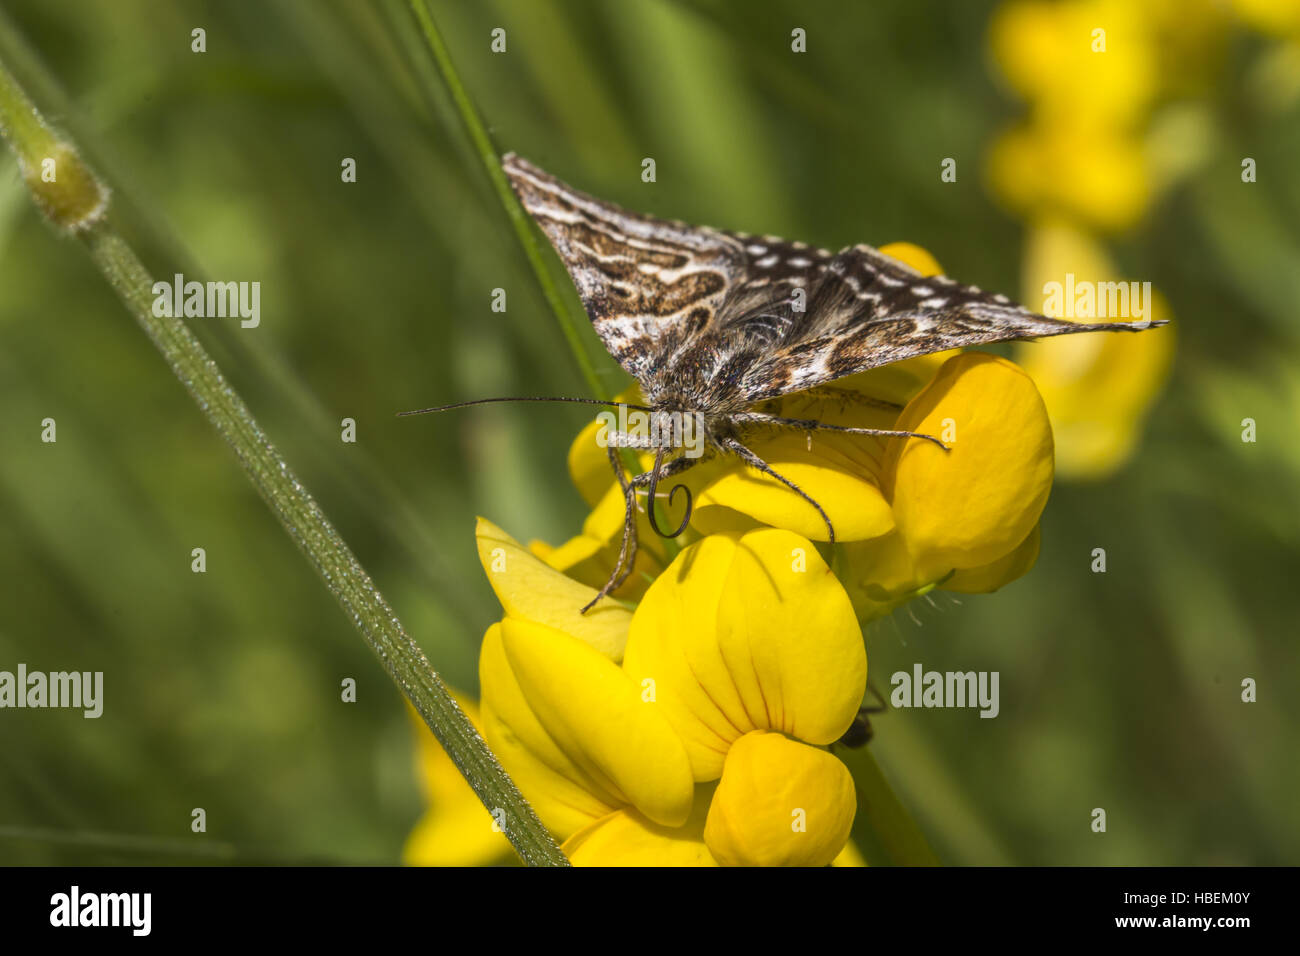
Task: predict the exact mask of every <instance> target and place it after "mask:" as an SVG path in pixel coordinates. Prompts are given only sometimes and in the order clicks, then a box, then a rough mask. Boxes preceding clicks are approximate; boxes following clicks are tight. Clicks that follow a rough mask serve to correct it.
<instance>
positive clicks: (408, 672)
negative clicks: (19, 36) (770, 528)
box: [0, 62, 568, 866]
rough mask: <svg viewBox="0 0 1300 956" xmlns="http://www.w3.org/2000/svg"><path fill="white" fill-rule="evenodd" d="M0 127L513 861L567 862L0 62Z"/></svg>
mask: <svg viewBox="0 0 1300 956" xmlns="http://www.w3.org/2000/svg"><path fill="white" fill-rule="evenodd" d="M0 134H3V136H4V138H5V139H6V140H8V141H9V143H10V144H11V146H12V147H13V149H14V152H15V153H16V155H17V157H18V161H19V167H20V169H21V171H22V173H23V177H24V179H25V180H26V182H27V184H28V186H29V188H30V189H31V190H32V194H33V198H34V200H35V201H36V203H37V205H38V206H40V208H41V209H42V210H43V211H44V213H45V214H46V216H47V218H49V220H50V221H51V222H52V223H53V224H54V225H55V226H57V227H58V228H60V229H61V230H63V231H64V232H66V233H70V234H72V235H74V236H76V237H77V238H78V239H79V240H80V241H81V242H82V243H83V244H84V245H85V246H86V248H87V250H88V251H89V253H90V257H91V259H92V260H93V261H94V262H95V264H96V265H97V266H98V267H99V269H100V271H101V272H102V273H103V275H104V277H105V279H106V280H107V281H108V283H109V285H111V286H112V287H113V290H114V291H115V292H117V294H118V296H119V297H120V298H121V299H122V301H123V302H124V303H125V304H126V306H127V308H128V310H129V311H130V312H131V314H132V315H133V316H134V317H135V319H136V321H137V322H139V324H140V326H141V327H142V328H143V329H144V331H145V333H146V334H147V335H148V336H149V338H150V340H151V341H152V342H153V343H154V345H155V346H156V347H157V348H158V350H159V351H160V352H161V353H162V354H163V357H164V358H165V359H166V360H167V363H168V365H170V366H171V369H172V371H173V372H175V374H176V376H177V377H178V378H179V379H180V380H181V382H182V383H183V384H184V386H185V387H186V389H188V390H189V392H190V395H191V396H192V397H193V398H194V400H195V402H196V403H197V404H198V406H199V408H200V410H201V411H202V412H203V414H204V416H205V417H206V418H207V419H208V421H209V422H211V424H212V425H213V427H214V428H216V430H217V432H218V433H219V434H220V435H221V437H222V438H224V439H225V440H226V441H227V442H228V443H229V444H230V446H231V448H232V449H234V452H235V454H236V456H237V457H238V458H239V461H240V463H241V464H242V465H243V466H244V470H245V471H246V472H247V474H248V477H249V479H250V480H251V481H252V483H253V486H254V487H255V488H256V489H257V491H258V493H259V494H260V495H261V496H262V498H263V499H264V500H265V501H266V503H267V504H268V505H269V506H270V508H271V510H272V512H274V514H275V516H276V517H277V518H278V519H279V520H280V523H281V524H282V525H284V527H285V530H286V531H288V533H289V535H290V537H291V538H293V540H294V542H295V543H296V544H297V545H298V547H299V548H301V549H302V551H303V553H304V554H305V555H306V556H307V558H308V560H309V561H310V562H311V564H312V565H313V566H314V567H315V568H316V570H317V572H318V573H319V574H320V576H321V578H322V579H323V580H324V582H325V585H326V587H328V588H329V590H330V591H331V592H332V593H333V594H334V596H335V598H336V599H337V600H338V602H339V604H340V605H342V607H343V609H344V611H345V612H346V613H347V615H348V617H349V618H350V619H351V621H352V623H353V625H354V626H355V627H356V628H357V630H358V631H360V632H361V636H362V637H363V638H364V639H365V641H366V643H367V644H368V645H369V646H370V648H371V650H373V651H374V652H375V654H376V655H377V656H378V657H379V660H380V662H381V663H382V664H383V666H384V668H385V670H387V671H388V673H389V675H390V676H391V677H392V679H393V680H394V682H395V683H396V684H397V685H398V687H399V688H400V689H401V691H402V693H403V694H405V695H406V697H407V699H408V700H410V702H411V704H412V705H413V706H414V707H415V709H416V710H417V711H418V712H419V714H420V716H421V717H423V718H424V721H425V723H427V724H428V725H429V729H430V730H432V731H433V733H434V736H436V737H437V738H438V741H439V742H440V743H441V744H442V746H443V748H444V749H445V750H446V751H447V753H448V754H449V755H450V757H451V759H452V761H453V762H454V763H455V764H456V767H457V768H458V769H459V770H460V772H461V773H462V774H463V775H464V777H465V779H466V780H467V781H468V782H469V784H470V786H471V787H473V789H474V792H475V793H476V794H478V797H479V799H480V800H482V801H483V804H484V806H486V807H488V808H489V809H490V810H493V811H495V810H498V809H499V810H501V811H503V812H504V818H505V824H504V829H505V835H506V837H507V838H508V839H509V840H510V842H511V844H512V845H513V846H514V848H515V850H516V851H517V852H518V854H519V856H520V858H521V859H522V860H523V861H524V862H525V863H528V864H532V865H553V866H565V865H567V863H568V861H567V860H566V859H565V857H564V854H563V853H561V852H560V849H559V847H558V846H557V845H556V843H555V841H554V839H552V837H551V835H550V833H549V832H547V830H546V828H545V827H544V826H543V825H542V823H541V821H540V820H539V819H538V818H537V815H536V814H535V813H534V812H533V810H532V808H531V807H530V806H529V805H528V802H527V801H526V800H525V799H524V798H523V795H522V794H520V792H519V790H518V788H516V787H515V785H514V783H513V781H511V779H510V777H509V776H508V775H507V774H506V772H505V770H504V769H502V767H501V765H500V764H499V763H498V762H497V760H496V757H495V756H493V754H492V752H491V751H490V750H489V749H488V747H487V745H486V744H485V743H484V742H483V738H482V737H480V736H479V734H478V732H477V731H476V730H475V729H474V727H473V725H472V724H471V723H470V722H469V719H468V718H467V717H466V716H465V714H464V713H463V712H462V711H461V709H460V708H459V707H458V706H457V705H456V702H455V701H454V700H453V699H452V697H451V695H450V694H448V693H447V689H446V687H445V686H444V685H443V683H442V681H441V679H440V678H439V677H438V675H437V674H436V673H435V672H434V670H433V668H432V667H431V666H430V664H429V661H428V659H427V658H426V657H425V656H424V653H423V651H421V650H420V647H419V645H417V644H416V643H415V641H414V640H412V639H411V637H410V636H409V635H408V634H407V633H406V631H405V630H404V629H403V627H402V624H401V622H400V621H399V620H398V618H397V615H396V613H395V612H394V611H393V609H392V608H391V607H390V606H389V604H388V602H387V601H385V600H384V598H383V596H382V595H381V594H380V593H379V590H378V588H376V587H375V584H374V582H373V581H372V580H371V578H370V576H369V575H368V574H367V573H366V571H365V569H364V568H363V567H362V566H361V564H360V562H358V561H357V558H356V556H355V555H354V554H353V553H352V551H351V549H350V548H349V547H348V546H347V543H346V542H344V540H343V539H342V538H341V537H340V536H339V533H338V532H337V531H336V530H335V529H334V527H333V525H332V524H330V522H329V519H328V518H326V517H325V513H324V512H323V511H322V510H321V508H320V506H319V505H318V504H317V503H316V501H315V500H314V499H313V498H312V496H311V495H310V494H309V493H308V492H307V490H306V489H305V488H304V487H303V485H302V483H301V482H300V481H299V480H298V478H297V477H296V476H295V475H294V473H293V471H292V470H291V469H290V468H289V465H288V463H287V462H286V461H285V460H284V458H283V457H282V456H281V455H280V453H279V451H278V450H277V449H276V447H275V445H274V444H272V442H271V440H270V439H269V438H268V437H267V435H266V433H265V432H264V431H262V428H261V426H259V425H258V423H257V421H256V419H254V418H253V415H252V413H251V412H250V411H249V409H248V406H247V405H245V404H244V401H243V399H242V398H240V396H239V395H238V394H237V393H236V392H235V390H234V389H233V388H232V387H231V386H230V383H229V382H227V381H226V378H225V376H223V375H222V373H221V371H220V369H218V368H217V366H216V364H215V363H214V362H213V361H212V359H211V358H209V357H208V355H207V353H206V352H205V351H204V349H203V347H202V346H201V345H200V344H199V342H198V340H197V339H196V338H195V337H194V335H193V333H192V332H190V330H189V328H188V327H187V326H186V325H185V323H184V322H183V321H182V320H181V319H180V318H178V317H174V316H157V315H155V314H154V310H153V302H154V296H153V279H152V277H151V276H150V275H149V273H148V271H147V270H146V269H145V267H144V265H143V264H142V263H141V262H140V260H139V258H138V257H137V256H136V254H135V252H134V251H133V250H132V249H131V247H130V246H129V245H128V244H127V243H126V242H125V241H124V240H123V239H122V238H121V236H120V235H118V234H117V232H116V231H115V230H114V228H113V226H112V224H111V222H110V221H109V220H108V219H107V217H106V215H105V212H106V210H107V205H108V192H107V190H106V189H105V188H104V187H103V185H102V184H101V183H100V182H99V180H98V179H97V177H95V175H94V174H93V172H92V171H91V170H90V169H89V168H88V167H87V166H86V165H85V163H84V162H82V160H81V158H80V157H79V155H78V153H77V150H76V148H75V146H74V144H72V143H71V142H69V141H67V140H66V139H63V138H61V137H59V136H58V135H56V134H55V133H54V132H53V131H52V130H50V128H49V127H48V126H47V125H46V124H45V122H44V121H43V119H42V118H41V116H40V113H39V112H38V111H37V110H36V108H35V106H34V105H33V104H32V102H31V101H30V100H29V99H28V97H27V95H26V94H25V93H24V92H23V90H22V88H21V87H20V86H19V84H18V82H17V81H16V80H15V79H14V77H13V76H12V75H11V74H10V73H9V71H8V69H7V67H6V66H5V65H4V63H3V62H0ZM51 177H52V178H51ZM486 825H487V821H486V820H485V821H484V826H486Z"/></svg>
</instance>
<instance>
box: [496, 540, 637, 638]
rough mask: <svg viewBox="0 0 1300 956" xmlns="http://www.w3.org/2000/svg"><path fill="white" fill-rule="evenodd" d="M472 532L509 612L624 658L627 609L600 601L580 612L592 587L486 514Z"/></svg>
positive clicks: (629, 619)
mask: <svg viewBox="0 0 1300 956" xmlns="http://www.w3.org/2000/svg"><path fill="white" fill-rule="evenodd" d="M475 536H476V537H477V539H478V556H479V561H480V562H482V564H483V570H484V571H485V572H487V577H488V583H489V584H491V585H492V590H493V591H495V592H496V595H497V600H498V601H500V602H501V607H502V608H503V609H504V610H505V612H506V615H507V616H508V617H514V618H520V619H522V620H526V621H536V622H537V623H539V624H545V625H546V626H548V627H553V628H555V629H556V630H560V631H564V632H565V633H566V634H571V635H573V636H574V637H576V638H578V639H579V640H582V641H585V642H586V643H587V644H590V645H591V646H592V647H594V648H596V650H598V651H600V652H601V653H602V654H604V655H605V656H606V657H608V658H610V659H611V660H614V661H618V660H621V659H622V657H623V645H624V644H625V643H626V642H627V628H628V624H629V623H630V622H631V620H632V614H631V612H630V611H629V610H628V609H627V608H625V607H623V606H621V605H619V604H617V603H615V602H613V601H601V602H600V603H599V604H597V605H596V606H595V607H593V608H592V609H591V610H590V611H588V612H587V613H586V614H582V613H580V612H581V609H582V608H583V607H584V606H585V605H586V604H588V603H589V602H590V601H591V599H592V598H593V597H595V596H596V593H597V591H596V589H595V588H590V587H587V586H586V585H583V584H579V583H578V582H577V581H574V580H573V579H571V578H568V577H566V576H565V575H563V574H561V573H560V572H558V571H556V570H555V569H554V568H551V567H549V566H548V565H547V564H546V563H545V562H544V561H542V560H541V559H540V558H538V557H537V556H536V555H534V554H533V553H532V552H530V551H529V550H528V549H527V548H525V547H523V546H522V545H521V544H520V543H519V542H518V541H516V540H515V539H514V538H512V537H510V535H508V534H506V533H505V532H504V531H502V530H501V529H500V528H498V527H497V526H496V525H494V524H493V523H492V522H490V521H488V520H487V519H486V518H479V519H478V527H477V529H476V531H475Z"/></svg>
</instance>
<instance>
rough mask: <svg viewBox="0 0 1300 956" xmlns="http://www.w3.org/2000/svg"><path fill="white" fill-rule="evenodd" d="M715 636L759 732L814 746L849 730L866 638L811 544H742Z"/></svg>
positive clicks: (778, 534)
mask: <svg viewBox="0 0 1300 956" xmlns="http://www.w3.org/2000/svg"><path fill="white" fill-rule="evenodd" d="M717 628H718V646H719V648H720V649H721V651H722V656H723V660H724V661H725V662H726V664H727V669H728V673H729V675H730V677H731V679H732V681H733V683H734V684H735V686H736V688H737V689H738V690H739V692H740V697H741V700H742V702H743V703H744V705H745V708H746V710H747V711H748V713H749V716H750V719H751V722H752V723H753V724H754V726H755V727H761V728H766V729H769V730H779V731H781V732H783V733H786V734H789V735H790V736H792V737H797V738H799V739H800V740H804V741H807V742H808V743H812V744H829V743H831V742H832V741H835V740H838V739H839V738H840V737H841V736H842V735H843V734H844V732H845V731H846V730H848V729H849V725H850V724H852V723H853V719H854V717H856V716H857V712H858V707H859V705H860V704H861V703H862V695H863V694H864V693H865V692H866V687H867V654H866V650H865V649H864V647H863V642H862V631H861V629H860V628H859V627H858V622H857V618H856V617H855V615H854V613H853V606H852V604H851V603H850V602H849V598H848V595H847V594H845V593H844V588H843V586H842V585H841V584H840V582H839V581H838V580H837V579H836V577H835V576H834V575H833V574H831V570H830V568H828V567H827V566H826V563H825V562H824V561H823V560H822V558H821V555H820V554H819V553H818V552H817V550H816V549H815V548H813V547H812V546H811V545H810V544H809V542H808V541H806V540H803V539H801V538H800V537H799V536H798V535H795V534H792V533H790V532H789V531H781V530H777V529H764V530H762V531H752V532H750V533H749V534H746V535H745V536H744V537H742V538H741V539H740V541H739V543H738V545H737V547H736V552H735V555H734V557H733V558H732V562H731V568H730V569H729V570H728V573H727V579H726V582H725V584H724V586H723V589H722V594H721V596H720V598H719V601H718V625H717ZM706 689H709V688H706Z"/></svg>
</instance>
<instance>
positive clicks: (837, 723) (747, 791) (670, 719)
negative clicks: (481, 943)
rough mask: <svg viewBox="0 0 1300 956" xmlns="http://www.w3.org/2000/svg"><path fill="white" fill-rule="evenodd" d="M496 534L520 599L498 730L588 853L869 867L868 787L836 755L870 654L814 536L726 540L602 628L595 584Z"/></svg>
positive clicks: (670, 572)
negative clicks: (865, 839)
mask: <svg viewBox="0 0 1300 956" xmlns="http://www.w3.org/2000/svg"><path fill="white" fill-rule="evenodd" d="M478 534H479V552H480V556H481V557H483V560H484V567H485V569H487V570H488V574H489V580H490V581H491V583H492V586H493V588H494V589H495V590H496V592H497V594H498V596H499V597H500V599H501V603H502V606H503V607H504V608H505V611H506V616H505V618H504V620H503V621H502V622H501V623H499V624H495V625H493V626H492V627H491V628H489V629H488V632H487V634H486V636H485V637H484V641H483V650H482V655H481V657H480V667H479V676H480V681H481V684H482V710H483V724H484V732H485V736H486V738H487V741H488V743H489V745H490V746H491V747H492V749H493V750H494V751H495V752H496V754H497V756H498V757H499V758H500V759H501V762H502V764H503V765H504V766H505V768H506V769H507V770H508V771H509V772H510V774H511V775H512V776H513V777H514V778H515V781H516V782H517V783H518V784H519V786H520V789H521V790H522V791H523V792H524V795H525V796H526V797H527V798H528V799H529V801H530V802H531V803H532V804H533V806H534V808H535V809H536V810H537V812H538V814H539V816H541V818H542V820H543V821H544V822H545V823H546V825H547V826H548V827H549V828H550V829H551V830H552V832H553V833H555V834H556V836H557V837H558V838H559V839H561V840H565V841H566V842H565V844H564V849H565V852H566V853H568V854H570V857H571V859H573V860H574V862H576V863H588V864H597V865H599V864H611V863H620V864H628V863H640V864H645V863H654V862H658V863H667V864H703V865H711V864H713V863H714V862H715V861H716V862H722V863H727V864H769V863H785V864H794V865H801V864H802V865H825V864H828V863H832V862H835V861H838V862H840V863H845V864H852V863H854V862H856V861H855V859H854V851H848V852H846V851H845V848H846V845H847V841H848V833H849V827H850V825H851V824H852V820H853V815H854V810H855V806H856V799H855V795H854V789H853V784H852V780H851V778H850V777H849V774H848V770H847V769H846V768H845V767H844V766H843V764H841V763H840V762H839V760H838V759H836V758H835V757H833V756H832V755H830V754H829V753H828V752H827V751H826V750H824V749H823V748H824V747H825V746H826V745H828V744H830V743H832V742H833V741H835V740H836V739H838V738H839V737H840V736H841V735H842V734H843V733H844V731H845V730H847V729H848V727H849V725H850V724H851V723H852V721H853V718H854V717H855V715H856V714H857V710H858V707H859V705H860V703H861V700H862V696H863V693H864V691H865V686H866V654H865V651H864V649H863V643H862V634H861V631H860V630H859V628H858V625H857V621H856V619H855V616H854V611H853V608H852V606H851V604H850V602H849V599H848V596H847V594H846V593H845V592H844V589H843V588H842V587H841V586H840V584H839V583H838V581H837V580H836V579H835V577H834V576H833V575H832V574H831V572H830V569H829V568H828V567H827V566H826V564H825V563H824V562H823V561H822V559H821V557H820V555H819V554H818V552H817V550H816V548H815V547H814V546H813V545H812V544H811V542H809V541H807V540H806V539H803V538H801V537H799V536H798V535H795V534H792V533H790V532H788V531H781V530H777V529H770V528H769V529H761V530H757V531H751V532H748V533H745V534H730V535H711V536H709V537H707V538H704V539H703V540H701V541H698V542H696V543H695V544H693V545H691V546H690V547H688V548H686V549H685V550H684V551H682V553H681V554H679V555H678V556H677V558H676V559H675V560H674V561H673V562H672V564H671V565H670V566H669V567H668V569H667V570H666V571H664V573H663V574H661V575H660V576H659V577H658V578H657V579H656V580H655V582H654V583H653V584H652V585H651V586H650V588H649V589H648V590H647V591H646V594H645V597H644V598H643V599H642V601H641V603H640V604H639V606H638V607H637V609H636V612H635V613H634V614H629V612H628V611H627V610H626V609H625V608H622V607H619V606H617V605H613V606H612V607H613V610H610V611H605V612H604V613H603V618H604V620H603V622H600V623H599V624H597V623H594V622H591V621H589V620H588V618H591V617H592V616H593V615H595V616H596V617H597V619H599V618H601V617H602V612H601V608H600V606H598V607H597V608H596V609H593V611H592V612H591V614H589V615H587V616H585V617H584V616H583V615H580V614H578V611H577V609H578V608H579V607H580V606H581V605H582V604H584V603H585V602H586V601H587V600H588V599H590V597H591V595H592V594H593V593H594V589H591V588H587V587H585V586H583V585H580V584H577V583H576V582H573V581H572V580H571V579H568V578H566V577H565V576H564V575H562V574H560V573H559V572H557V571H554V570H553V569H550V568H548V567H547V566H546V565H544V564H543V562H541V561H540V559H538V558H537V557H536V556H535V555H533V554H531V553H530V552H528V551H527V550H525V549H524V548H522V547H520V546H519V545H518V544H517V543H515V542H513V541H512V540H511V539H510V538H509V537H508V536H507V535H505V534H504V533H503V532H502V531H500V529H498V528H496V527H495V526H493V525H491V524H490V523H489V522H486V521H483V520H482V519H480V522H479V531H478ZM494 568H495V570H494ZM520 589H523V590H525V591H527V592H528V593H519V591H520ZM561 596H562V597H561ZM557 601H564V602H567V604H559V603H557ZM534 615H536V616H537V617H534ZM539 617H540V618H544V619H545V620H544V621H543V620H539V619H538V618H539ZM620 629H621V630H623V632H624V633H622V634H618V633H616V632H617V631H619V630H620ZM620 656H621V657H622V662H623V663H622V667H620V666H619V665H618V664H617V663H616V660H617V659H618V658H619V657H620ZM772 780H780V781H782V785H781V786H780V787H776V788H774V787H772V786H769V782H770V781H772Z"/></svg>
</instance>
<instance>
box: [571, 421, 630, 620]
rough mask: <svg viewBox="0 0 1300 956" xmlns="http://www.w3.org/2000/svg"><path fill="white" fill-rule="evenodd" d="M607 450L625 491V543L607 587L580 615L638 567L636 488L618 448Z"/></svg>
mask: <svg viewBox="0 0 1300 956" xmlns="http://www.w3.org/2000/svg"><path fill="white" fill-rule="evenodd" d="M605 450H606V451H607V452H608V453H609V464H610V467H611V468H613V469H614V474H615V475H616V476H617V477H618V484H619V487H620V488H622V489H623V505H624V512H623V542H622V544H620V545H619V548H618V561H617V562H615V564H614V569H613V570H612V571H610V573H609V578H608V580H606V581H605V586H604V587H602V588H601V589H600V591H599V592H598V593H597V594H596V596H595V597H594V598H592V599H591V600H590V601H588V602H587V603H586V604H585V605H583V607H582V609H581V610H580V611H579V613H580V614H586V613H587V612H588V611H590V610H591V609H592V608H593V607H595V606H596V602H597V601H599V600H600V599H601V598H603V597H605V595H607V594H609V593H610V592H611V591H616V590H618V588H619V587H620V586H621V585H622V584H623V582H624V581H626V580H627V577H628V575H629V574H631V573H632V569H633V568H634V567H635V566H636V552H637V533H636V486H635V485H634V484H633V483H632V482H630V481H628V480H627V475H626V474H624V473H623V462H622V461H620V460H619V457H618V450H617V448H616V446H615V445H614V444H613V443H612V442H611V443H610V444H609V445H607V446H606V448H605Z"/></svg>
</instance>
